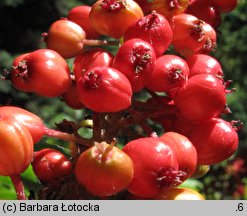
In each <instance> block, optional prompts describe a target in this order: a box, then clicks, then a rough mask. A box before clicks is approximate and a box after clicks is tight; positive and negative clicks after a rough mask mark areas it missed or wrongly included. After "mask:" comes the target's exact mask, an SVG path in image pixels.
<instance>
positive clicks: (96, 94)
mask: <svg viewBox="0 0 247 216" xmlns="http://www.w3.org/2000/svg"><path fill="white" fill-rule="evenodd" d="M77 88H78V94H79V99H80V101H81V102H82V103H83V104H84V105H85V106H86V107H88V108H89V109H91V110H93V111H96V112H117V111H120V110H123V109H126V108H128V107H129V106H130V105H131V97H132V90H131V85H130V82H129V80H128V79H127V78H126V77H125V76H124V75H123V74H122V73H121V72H119V71H118V70H116V69H114V68H110V67H93V68H91V69H89V70H88V71H86V72H85V73H84V74H83V75H82V77H81V78H80V79H79V81H78V85H77Z"/></svg>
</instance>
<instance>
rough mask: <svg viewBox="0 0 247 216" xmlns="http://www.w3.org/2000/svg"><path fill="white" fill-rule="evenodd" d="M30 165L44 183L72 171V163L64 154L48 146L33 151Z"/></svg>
mask: <svg viewBox="0 0 247 216" xmlns="http://www.w3.org/2000/svg"><path fill="white" fill-rule="evenodd" d="M32 167H33V171H34V173H35V175H36V176H37V177H38V179H39V180H40V181H42V182H46V183H47V182H51V181H53V180H56V179H59V178H62V177H64V176H67V175H69V174H71V173H72V164H71V162H70V161H69V160H68V159H67V158H66V156H65V155H64V154H62V153H61V152H60V151H57V150H55V149H50V148H45V149H42V150H40V151H37V152H34V157H33V161H32Z"/></svg>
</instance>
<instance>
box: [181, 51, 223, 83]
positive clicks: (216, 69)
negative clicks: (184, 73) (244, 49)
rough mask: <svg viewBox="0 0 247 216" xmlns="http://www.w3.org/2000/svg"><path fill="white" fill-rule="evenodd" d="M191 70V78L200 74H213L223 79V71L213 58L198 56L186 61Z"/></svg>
mask: <svg viewBox="0 0 247 216" xmlns="http://www.w3.org/2000/svg"><path fill="white" fill-rule="evenodd" d="M186 61H187V63H188V66H189V68H190V74H189V78H190V77H192V76H195V75H198V74H211V75H214V76H215V77H217V78H222V79H223V76H224V74H223V70H222V67H221V65H220V63H219V62H218V61H217V59H215V58H214V57H212V56H209V55H204V54H196V55H192V56H190V57H189V58H188V59H186Z"/></svg>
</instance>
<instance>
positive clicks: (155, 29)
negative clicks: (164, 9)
mask: <svg viewBox="0 0 247 216" xmlns="http://www.w3.org/2000/svg"><path fill="white" fill-rule="evenodd" d="M133 38H139V39H142V40H144V41H147V42H148V43H150V44H151V45H152V46H153V48H154V50H155V53H156V55H157V56H161V55H162V54H163V53H164V52H165V51H166V50H167V48H168V46H169V45H170V43H171V42H172V29H171V27H170V24H169V22H168V21H167V20H166V18H165V17H163V16H162V15H160V14H158V13H157V12H155V11H153V12H152V13H150V14H148V15H147V16H145V17H143V18H141V19H139V20H138V21H137V22H136V23H134V24H133V25H131V26H130V27H129V28H128V30H127V31H126V32H125V34H124V41H127V40H129V39H133Z"/></svg>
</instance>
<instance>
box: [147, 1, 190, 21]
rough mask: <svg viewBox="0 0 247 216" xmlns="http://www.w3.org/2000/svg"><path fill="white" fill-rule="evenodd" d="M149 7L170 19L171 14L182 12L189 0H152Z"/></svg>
mask: <svg viewBox="0 0 247 216" xmlns="http://www.w3.org/2000/svg"><path fill="white" fill-rule="evenodd" d="M151 4H152V5H151V9H152V10H155V11H157V12H158V13H160V14H162V15H163V16H165V17H166V19H168V20H170V19H171V18H172V17H173V16H175V15H178V14H182V13H183V12H184V11H185V10H186V8H187V7H188V4H189V0H166V1H164V0H153V1H152V2H151Z"/></svg>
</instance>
